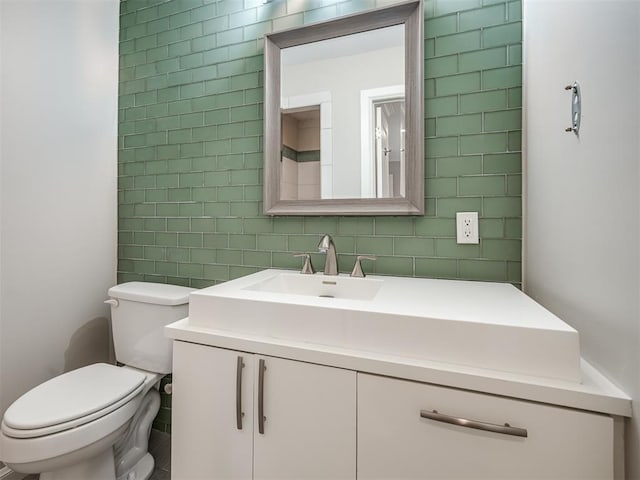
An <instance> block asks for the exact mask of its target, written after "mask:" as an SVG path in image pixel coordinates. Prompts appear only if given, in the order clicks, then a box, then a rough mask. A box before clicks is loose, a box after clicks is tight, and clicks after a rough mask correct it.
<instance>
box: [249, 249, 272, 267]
mask: <svg viewBox="0 0 640 480" xmlns="http://www.w3.org/2000/svg"><path fill="white" fill-rule="evenodd" d="M242 263H243V264H244V265H252V266H255V267H270V266H271V252H255V251H244V252H243V253H242Z"/></svg>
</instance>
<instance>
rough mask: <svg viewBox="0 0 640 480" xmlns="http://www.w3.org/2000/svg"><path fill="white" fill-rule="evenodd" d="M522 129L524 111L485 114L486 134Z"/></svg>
mask: <svg viewBox="0 0 640 480" xmlns="http://www.w3.org/2000/svg"><path fill="white" fill-rule="evenodd" d="M520 128H522V110H520V109H519V108H518V109H515V110H504V111H498V112H487V113H485V114H484V130H485V132H492V131H505V130H514V129H520Z"/></svg>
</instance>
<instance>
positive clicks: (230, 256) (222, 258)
mask: <svg viewBox="0 0 640 480" xmlns="http://www.w3.org/2000/svg"><path fill="white" fill-rule="evenodd" d="M217 257H218V263H222V264H228V265H241V264H242V250H230V249H224V248H221V249H219V250H218V251H217Z"/></svg>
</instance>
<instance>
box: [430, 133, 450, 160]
mask: <svg viewBox="0 0 640 480" xmlns="http://www.w3.org/2000/svg"><path fill="white" fill-rule="evenodd" d="M424 149H425V155H426V156H427V158H434V157H450V156H452V155H457V154H458V138H457V137H442V138H428V139H427V140H426V141H425V145H424Z"/></svg>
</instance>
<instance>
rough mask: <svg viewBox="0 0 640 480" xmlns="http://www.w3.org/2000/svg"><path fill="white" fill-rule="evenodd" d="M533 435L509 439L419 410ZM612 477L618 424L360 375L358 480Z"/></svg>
mask: <svg viewBox="0 0 640 480" xmlns="http://www.w3.org/2000/svg"><path fill="white" fill-rule="evenodd" d="M421 410H425V411H428V412H432V411H433V410H436V411H437V412H439V413H441V414H446V415H450V416H453V417H461V418H466V419H471V420H476V421H481V422H489V423H492V424H497V425H501V426H502V425H504V424H505V423H509V424H510V425H511V426H513V427H521V428H525V429H526V430H527V435H528V436H527V437H526V438H523V437H517V436H510V435H505V434H501V433H492V432H488V431H483V430H477V429H472V428H469V427H465V426H458V425H452V424H448V423H441V422H439V421H434V420H431V419H426V418H421V415H420V412H421ZM429 478H434V479H456V480H461V479H473V480H478V479H491V480H495V479H509V480H514V479H536V480H542V479H555V480H558V479H562V480H568V479H576V480H578V479H579V480H586V479H594V480H595V479H598V480H604V479H610V478H613V419H612V418H611V417H608V416H604V415H597V414H592V413H586V412H583V411H577V410H571V409H567V408H560V407H554V406H550V405H542V404H536V403H532V402H526V401H520V400H513V399H508V398H503V397H497V396H492V395H485V394H479V393H473V392H468V391H462V390H456V389H451V388H444V387H438V386H433V385H425V384H420V383H415V382H409V381H404V380H395V379H389V378H383V377H378V376H374V375H365V374H358V479H362V480H364V479H368V480H371V479H380V480H381V479H384V480H391V479H393V480H399V479H429Z"/></svg>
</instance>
